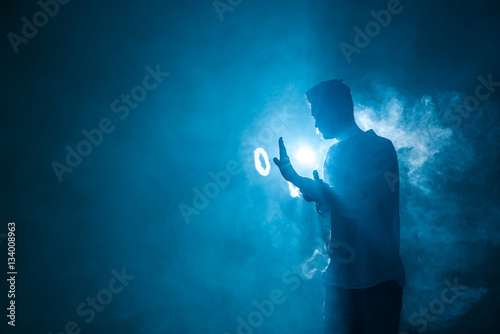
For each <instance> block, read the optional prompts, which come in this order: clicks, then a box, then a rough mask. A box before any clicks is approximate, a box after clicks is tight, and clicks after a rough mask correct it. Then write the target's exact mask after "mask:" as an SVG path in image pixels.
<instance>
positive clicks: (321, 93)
mask: <svg viewBox="0 0 500 334" xmlns="http://www.w3.org/2000/svg"><path fill="white" fill-rule="evenodd" d="M306 98H307V101H308V102H309V104H311V105H314V106H315V108H314V109H311V112H313V113H314V112H315V111H318V110H322V111H328V112H331V113H338V114H341V115H342V116H344V117H346V118H351V117H354V114H353V103H352V96H351V89H350V88H349V86H347V84H346V82H345V81H344V79H334V80H328V81H323V82H321V83H320V84H318V85H316V86H314V87H313V88H311V89H309V90H308V91H307V92H306ZM313 110H314V111H313ZM312 116H313V117H316V116H317V115H315V114H312Z"/></svg>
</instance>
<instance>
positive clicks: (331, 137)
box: [321, 133, 335, 140]
mask: <svg viewBox="0 0 500 334" xmlns="http://www.w3.org/2000/svg"><path fill="white" fill-rule="evenodd" d="M321 137H323V139H324V140H330V139H333V138H335V137H334V136H332V135H329V134H325V133H322V134H321Z"/></svg>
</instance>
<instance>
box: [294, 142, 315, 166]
mask: <svg viewBox="0 0 500 334" xmlns="http://www.w3.org/2000/svg"><path fill="white" fill-rule="evenodd" d="M295 157H296V158H297V160H298V161H299V162H300V163H302V164H308V165H310V164H313V163H314V162H315V161H316V153H314V151H313V150H312V149H311V148H310V147H308V146H301V147H300V148H299V149H298V150H297V153H296V154H295Z"/></svg>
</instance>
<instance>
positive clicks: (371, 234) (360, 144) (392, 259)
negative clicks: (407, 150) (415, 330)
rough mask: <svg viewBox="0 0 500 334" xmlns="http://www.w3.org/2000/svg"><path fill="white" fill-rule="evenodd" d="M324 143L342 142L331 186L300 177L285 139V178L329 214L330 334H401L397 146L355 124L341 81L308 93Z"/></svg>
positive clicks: (335, 148) (328, 172) (328, 177)
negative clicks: (288, 152)
mask: <svg viewBox="0 0 500 334" xmlns="http://www.w3.org/2000/svg"><path fill="white" fill-rule="evenodd" d="M306 96H307V100H308V101H309V103H310V106H311V115H312V117H313V118H314V119H315V121H316V127H317V128H318V130H319V131H320V132H321V133H322V135H323V138H324V139H333V138H336V139H337V140H338V142H337V143H335V144H333V145H332V146H331V147H330V149H329V151H328V154H327V157H326V160H325V163H324V166H323V172H324V179H325V181H323V180H321V179H320V178H319V176H318V172H317V171H314V179H310V178H305V177H301V176H300V175H298V174H297V173H296V172H295V170H294V169H293V167H292V165H291V164H290V159H289V157H288V155H287V153H286V148H285V145H284V143H283V139H282V138H280V140H279V148H280V159H279V160H278V159H277V158H274V162H275V164H276V165H277V166H278V167H279V169H280V171H281V174H282V175H283V177H284V178H285V179H286V180H288V181H290V182H292V183H293V184H294V185H295V186H297V187H298V188H299V189H300V191H301V193H302V195H303V197H304V198H305V199H306V200H307V201H314V202H316V208H317V211H318V212H319V213H320V214H322V215H323V214H326V213H328V212H329V213H330V215H331V233H330V240H329V243H328V253H329V255H330V262H329V265H328V267H327V268H326V269H325V270H324V271H323V274H322V276H323V282H324V285H325V303H324V314H323V319H324V333H325V334H326V333H349V334H350V333H370V334H378V333H381V334H392V333H394V334H397V333H398V327H399V317H400V312H401V308H402V294H403V287H404V284H405V271H404V268H403V263H402V261H401V257H400V255H399V182H398V181H399V179H398V178H397V175H399V173H398V160H397V155H396V151H395V149H394V146H393V144H392V142H391V141H390V140H388V139H386V138H383V137H379V136H378V135H377V134H376V133H375V132H374V131H373V130H369V131H366V132H363V131H362V130H361V129H360V128H359V127H358V126H357V124H356V122H355V121H354V112H353V102H352V97H351V91H350V89H349V87H348V86H347V85H346V84H345V82H344V81H343V80H330V81H324V82H322V83H320V84H319V85H317V86H315V87H313V88H311V89H310V90H309V91H307V93H306Z"/></svg>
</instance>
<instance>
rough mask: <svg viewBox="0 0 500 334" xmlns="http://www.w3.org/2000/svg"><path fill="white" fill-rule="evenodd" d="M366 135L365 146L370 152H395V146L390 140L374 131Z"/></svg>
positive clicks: (369, 131) (367, 132)
mask: <svg viewBox="0 0 500 334" xmlns="http://www.w3.org/2000/svg"><path fill="white" fill-rule="evenodd" d="M365 134H366V136H365V139H366V142H365V143H364V145H366V146H365V147H366V148H369V150H370V151H379V150H389V151H392V150H394V144H393V143H392V141H391V140H390V139H388V138H386V137H382V136H380V135H378V134H377V133H376V132H375V131H373V130H368V131H366V132H365Z"/></svg>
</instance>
